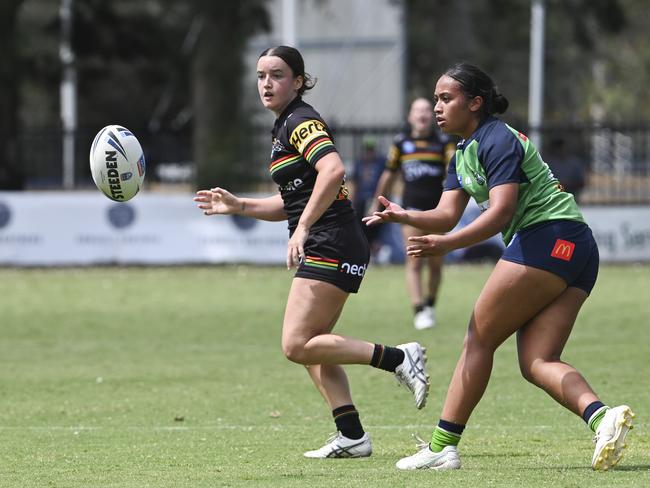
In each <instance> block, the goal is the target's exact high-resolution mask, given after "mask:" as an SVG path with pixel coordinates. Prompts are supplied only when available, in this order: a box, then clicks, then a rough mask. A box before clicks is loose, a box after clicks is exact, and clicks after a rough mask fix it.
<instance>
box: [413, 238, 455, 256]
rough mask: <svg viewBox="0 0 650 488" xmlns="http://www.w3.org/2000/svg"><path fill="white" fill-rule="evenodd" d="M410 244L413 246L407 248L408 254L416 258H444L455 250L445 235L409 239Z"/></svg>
mask: <svg viewBox="0 0 650 488" xmlns="http://www.w3.org/2000/svg"><path fill="white" fill-rule="evenodd" d="M409 242H410V243H411V245H409V246H407V247H406V254H407V255H409V256H413V257H415V258H424V257H429V256H443V255H444V254H447V253H448V252H449V251H452V250H453V248H452V247H451V246H449V245H448V244H447V240H446V236H444V235H438V234H430V235H426V236H413V237H409Z"/></svg>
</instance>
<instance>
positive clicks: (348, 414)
mask: <svg viewBox="0 0 650 488" xmlns="http://www.w3.org/2000/svg"><path fill="white" fill-rule="evenodd" d="M332 417H334V423H335V424H336V429H337V430H338V431H339V432H340V433H341V434H342V435H344V436H345V437H347V438H348V439H361V438H362V437H363V434H364V430H363V427H362V426H361V420H359V412H357V409H356V408H354V405H343V406H342V407H338V408H335V409H334V410H332Z"/></svg>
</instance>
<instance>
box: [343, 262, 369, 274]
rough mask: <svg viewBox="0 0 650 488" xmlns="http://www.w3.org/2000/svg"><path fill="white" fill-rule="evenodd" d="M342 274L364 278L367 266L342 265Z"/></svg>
mask: <svg viewBox="0 0 650 488" xmlns="http://www.w3.org/2000/svg"><path fill="white" fill-rule="evenodd" d="M341 273H345V274H351V275H355V276H363V275H364V274H365V273H366V265H365V264H350V263H342V264H341Z"/></svg>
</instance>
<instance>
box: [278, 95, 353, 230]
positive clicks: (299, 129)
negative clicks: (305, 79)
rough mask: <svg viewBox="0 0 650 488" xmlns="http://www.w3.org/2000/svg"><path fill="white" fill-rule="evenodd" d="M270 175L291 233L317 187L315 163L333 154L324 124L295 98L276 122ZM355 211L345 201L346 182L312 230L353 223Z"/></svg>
mask: <svg viewBox="0 0 650 488" xmlns="http://www.w3.org/2000/svg"><path fill="white" fill-rule="evenodd" d="M271 135H272V137H273V146H272V149H271V162H270V164H269V171H270V172H271V177H272V178H273V181H275V182H276V183H277V184H278V186H279V190H280V194H281V195H282V200H283V202H284V210H285V212H286V213H287V217H288V221H289V230H290V231H291V232H293V230H294V229H295V228H296V225H298V220H299V219H300V216H301V215H302V212H303V210H304V209H305V206H306V205H307V202H308V201H309V198H310V197H311V194H312V191H313V190H314V184H315V183H316V176H318V171H316V168H315V165H316V163H317V162H318V161H319V160H320V159H321V158H322V157H323V156H325V155H326V154H329V153H331V152H336V147H335V146H334V142H333V137H332V134H331V133H330V130H329V128H328V127H327V124H325V122H324V121H323V119H322V118H321V116H320V115H319V114H318V112H316V110H314V108H313V107H312V106H311V105H309V104H307V103H305V102H304V101H303V100H302V98H300V97H297V98H295V99H294V100H293V101H292V102H291V103H290V104H289V105H288V106H287V108H286V109H284V111H283V112H282V114H281V115H280V117H278V119H277V120H276V121H275V124H274V125H273V130H272V131H271ZM353 216H354V211H353V210H352V205H351V203H350V200H349V199H348V190H347V188H346V187H345V180H343V181H341V188H340V190H339V193H338V195H337V197H336V199H335V200H334V201H333V202H332V204H331V205H330V206H329V207H328V208H327V210H325V212H324V213H323V215H321V217H320V218H319V219H318V220H317V221H316V222H315V223H314V225H313V226H312V230H314V231H317V230H322V229H326V228H328V227H332V226H334V225H337V224H338V223H341V222H345V221H347V220H350V219H352V218H353Z"/></svg>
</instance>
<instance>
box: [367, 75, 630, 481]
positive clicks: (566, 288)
mask: <svg viewBox="0 0 650 488" xmlns="http://www.w3.org/2000/svg"><path fill="white" fill-rule="evenodd" d="M434 100H435V114H436V120H437V122H438V125H439V126H440V128H441V129H442V130H443V131H444V132H446V133H451V134H457V135H459V136H460V137H462V138H463V140H462V141H461V142H460V143H459V145H458V148H457V150H456V153H455V155H454V158H453V159H452V161H451V163H450V165H449V171H448V178H447V181H446V182H445V192H444V193H443V196H442V198H441V200H440V203H439V204H438V206H437V207H436V208H435V209H434V210H429V211H426V212H417V211H406V210H404V209H402V208H401V207H400V206H398V205H396V204H394V203H392V202H390V201H388V200H386V199H385V198H383V197H381V198H380V200H381V203H382V204H383V205H384V206H385V210H384V211H383V212H377V213H375V215H374V216H373V217H368V218H366V219H364V220H366V221H367V222H368V223H374V222H378V221H382V220H386V221H393V222H395V221H396V222H406V223H409V224H411V225H413V226H415V227H418V228H421V229H427V230H428V231H430V232H434V233H440V232H446V231H449V230H451V229H452V228H453V227H454V226H455V225H456V224H457V223H458V221H459V219H460V217H461V215H462V213H463V210H464V209H465V206H466V205H467V203H468V200H469V198H470V197H472V198H474V199H475V200H476V202H477V204H478V205H479V207H480V208H481V209H482V210H483V212H482V214H481V215H480V216H479V217H478V218H477V219H476V220H474V221H473V222H472V223H471V224H469V225H468V226H466V227H464V228H463V229H461V230H459V231H457V232H453V233H450V234H446V235H438V234H430V235H426V236H422V237H412V238H411V245H410V246H409V247H408V248H407V252H408V254H410V255H411V256H429V255H443V254H445V253H446V252H449V251H451V250H453V249H458V248H461V247H467V246H468V245H471V244H474V243H477V242H480V241H482V240H483V239H486V238H488V237H491V236H493V235H494V234H496V233H497V232H501V233H502V235H503V239H504V241H505V243H506V245H507V247H506V250H505V251H504V253H503V256H502V257H501V259H500V260H499V261H498V262H497V264H496V266H495V268H494V270H493V271H492V274H491V275H490V277H489V278H488V280H487V282H486V283H485V286H484V287H483V290H482V292H481V294H480V296H479V297H478V299H477V301H476V303H475V305H474V309H473V311H472V315H471V318H470V321H469V326H468V331H467V334H466V336H465V341H464V344H463V351H462V353H461V356H460V359H459V360H458V363H457V365H456V370H455V371H454V374H453V376H452V379H451V383H450V384H449V388H448V390H447V397H446V399H445V403H444V406H443V409H442V415H441V417H440V421H439V422H438V425H437V427H436V428H435V430H434V432H433V436H432V438H431V442H430V443H429V444H428V445H424V446H423V449H422V450H420V451H419V452H418V453H416V454H414V455H413V456H409V457H406V458H404V459H401V460H400V461H399V462H398V463H397V467H398V468H400V469H421V468H430V469H436V470H441V469H458V468H460V466H461V462H460V457H459V455H458V451H457V449H456V446H457V445H458V442H459V441H460V437H461V434H462V432H463V430H464V428H465V424H466V423H467V421H468V420H469V417H470V415H471V414H472V411H473V410H474V408H475V407H476V405H477V404H478V402H479V401H480V399H481V397H482V396H483V393H484V392H485V388H486V387H487V384H488V381H489V379H490V374H491V371H492V363H493V358H494V352H495V350H496V349H497V348H498V347H499V346H500V345H501V344H502V343H503V342H504V341H505V340H506V339H507V338H508V337H510V336H511V335H512V334H514V333H516V334H517V352H518V355H519V368H520V370H521V373H522V375H523V376H524V378H526V379H527V380H528V381H530V382H531V383H532V384H534V385H536V386H538V387H539V388H541V389H543V390H544V391H545V392H546V393H548V394H549V395H550V396H551V397H552V398H553V399H554V400H556V401H557V402H558V403H560V404H561V405H562V406H564V407H566V408H567V409H569V410H570V411H571V412H573V413H575V414H576V415H579V416H582V418H583V419H584V421H585V422H586V423H587V425H588V426H589V428H590V429H591V430H593V431H594V432H595V434H596V436H595V439H594V440H595V442H596V448H595V450H594V454H593V457H592V461H591V464H592V467H593V468H594V469H598V470H600V469H603V470H607V469H609V468H611V467H612V466H614V465H615V464H616V463H617V462H618V461H619V459H620V458H621V456H622V452H623V449H624V447H625V436H626V435H627V432H628V430H629V428H630V427H631V421H632V417H633V416H634V414H633V413H632V411H631V410H630V408H629V407H628V406H627V405H620V406H618V407H614V408H609V407H607V406H606V405H604V404H603V403H602V402H601V401H600V400H599V398H598V396H597V395H596V393H595V392H594V391H593V389H592V388H591V386H589V384H588V383H587V381H586V380H585V378H584V377H583V376H582V375H581V374H580V372H579V371H578V370H577V369H576V368H574V367H573V366H571V365H570V364H568V363H566V362H564V361H562V360H561V355H562V351H563V349H564V346H565V344H566V342H567V340H568V339H569V335H570V334H571V330H572V329H573V325H574V322H575V320H576V317H577V315H578V312H579V311H580V308H581V307H582V304H583V303H584V302H585V300H586V299H587V297H588V296H589V293H590V292H591V289H592V288H593V286H594V284H595V282H596V277H597V275H598V263H599V258H598V247H597V245H596V241H595V240H594V238H593V235H592V233H591V230H590V229H589V227H588V226H587V224H586V223H585V221H584V219H583V217H582V214H581V213H580V210H579V208H578V206H577V204H576V202H575V200H574V198H573V196H572V195H571V194H569V193H566V192H564V191H563V190H562V187H561V185H560V184H559V182H558V180H557V179H556V178H555V177H554V176H553V173H552V172H551V171H550V170H549V167H548V165H547V164H546V163H545V162H544V161H543V160H542V158H541V157H540V154H539V152H538V151H537V148H536V147H535V146H534V144H532V143H531V141H530V140H529V139H528V138H527V137H526V136H525V135H523V134H522V133H521V132H519V131H517V130H515V129H513V128H512V127H510V126H508V125H507V124H505V123H503V122H502V121H500V120H499V119H497V118H495V117H494V116H493V114H495V113H497V114H498V113H503V112H505V110H506V109H507V108H508V101H507V99H506V98H505V97H504V96H503V95H501V94H500V93H499V92H498V91H497V89H496V86H495V84H494V82H493V81H492V79H491V78H490V77H489V76H488V75H487V74H485V73H484V72H483V71H481V70H480V69H478V68H477V67H475V66H472V65H468V64H459V65H456V66H454V67H452V68H450V69H449V70H448V71H447V72H446V73H445V74H444V75H443V76H441V77H440V79H439V80H438V82H437V84H436V89H435V93H434Z"/></svg>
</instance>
